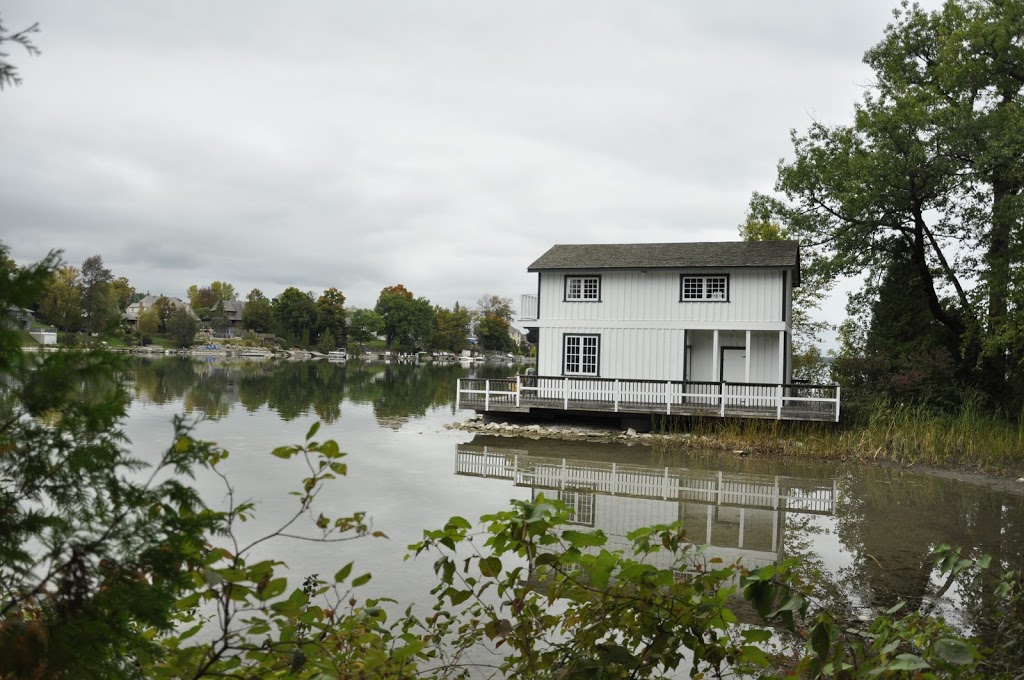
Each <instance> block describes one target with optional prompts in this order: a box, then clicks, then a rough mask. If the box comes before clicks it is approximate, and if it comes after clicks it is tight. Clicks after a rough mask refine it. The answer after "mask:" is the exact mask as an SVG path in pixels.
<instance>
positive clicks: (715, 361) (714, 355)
mask: <svg viewBox="0 0 1024 680" xmlns="http://www.w3.org/2000/svg"><path fill="white" fill-rule="evenodd" d="M720 353H721V352H720V350H719V349H718V329H715V330H714V331H712V333H711V382H721V381H722V375H721V373H720V372H719V368H721V366H720V361H721V359H720V358H719V356H718V355H719V354H720Z"/></svg>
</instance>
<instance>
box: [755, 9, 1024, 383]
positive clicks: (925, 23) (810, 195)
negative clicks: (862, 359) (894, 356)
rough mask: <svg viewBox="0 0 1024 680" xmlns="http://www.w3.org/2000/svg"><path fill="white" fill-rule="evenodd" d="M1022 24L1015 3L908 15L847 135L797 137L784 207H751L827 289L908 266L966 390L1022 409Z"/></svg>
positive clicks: (766, 201)
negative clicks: (834, 281) (830, 281)
mask: <svg viewBox="0 0 1024 680" xmlns="http://www.w3.org/2000/svg"><path fill="white" fill-rule="evenodd" d="M1022 22H1024V6H1022V5H1021V3H1019V2H1000V1H998V0H985V1H983V0H950V1H949V2H947V3H946V4H945V5H944V6H943V8H942V9H941V10H937V11H932V12H926V11H925V10H923V9H922V8H920V7H919V6H917V5H904V7H903V9H902V10H900V11H898V12H897V13H896V18H895V21H894V22H893V23H892V24H891V25H890V26H889V27H888V28H887V29H886V32H885V36H884V38H883V40H882V41H881V42H880V43H879V44H878V45H876V46H875V47H873V48H872V49H871V50H869V51H868V52H867V54H866V56H865V61H866V63H868V65H870V66H871V67H872V68H873V69H874V72H875V83H874V86H873V87H872V88H870V89H869V91H868V92H867V93H866V94H865V96H864V99H863V101H861V102H860V103H859V104H858V105H857V106H856V107H855V112H854V121H853V123H852V124H850V125H840V126H834V127H830V126H827V125H824V124H822V123H815V124H813V125H812V126H811V128H810V129H809V130H808V132H807V133H806V134H799V133H794V134H793V143H794V149H795V158H794V160H793V161H792V162H789V163H780V165H779V178H778V182H777V184H776V189H777V191H778V193H779V196H778V197H766V196H760V195H755V196H754V198H753V200H752V205H751V207H752V214H753V215H754V216H755V217H756V218H758V219H776V220H780V221H782V222H783V223H784V224H785V225H786V226H787V229H788V230H789V231H790V233H791V234H792V235H794V236H795V237H796V238H798V239H799V240H800V241H801V242H802V243H803V245H804V247H805V251H804V253H805V255H806V256H807V257H808V258H809V260H810V264H811V266H812V267H813V268H815V269H816V270H817V271H819V272H821V273H822V274H823V275H824V276H826V277H830V278H832V277H838V276H851V275H860V274H862V273H865V272H866V274H867V278H868V280H869V281H871V280H874V281H880V280H881V279H882V277H883V276H884V275H885V273H886V272H887V271H888V270H889V269H890V268H891V266H892V265H893V263H894V262H896V261H897V258H900V257H902V258H905V259H906V262H907V263H908V264H907V266H909V267H912V268H913V270H914V271H915V277H914V278H913V281H914V282H915V283H916V286H915V287H914V288H912V289H908V290H907V291H906V295H907V296H913V297H915V298H918V299H920V300H921V301H922V303H923V304H924V306H925V307H926V308H927V309H928V312H929V314H930V316H931V318H932V319H934V320H935V321H936V322H937V323H939V324H941V325H942V326H944V327H945V328H946V329H947V331H948V332H949V333H950V334H952V336H953V337H954V338H955V343H954V344H955V347H956V356H955V357H954V361H955V362H956V364H957V365H958V366H959V367H961V368H970V369H974V368H975V367H978V370H976V371H975V372H974V374H973V375H972V376H971V379H970V381H969V382H970V383H971V384H974V385H977V386H978V387H980V388H982V389H983V390H984V391H985V392H987V393H988V394H989V395H991V396H992V397H994V398H995V399H997V400H998V401H1000V402H1004V403H1005V401H1006V399H1007V398H1009V397H1010V396H1011V395H1010V393H1009V388H1010V387H1011V386H1012V385H1013V384H1014V381H1015V380H1016V382H1017V383H1018V389H1017V392H1016V394H1014V395H1012V396H1013V397H1014V398H1015V401H1016V402H1017V403H1019V402H1020V401H1021V398H1022V393H1021V391H1020V389H1019V383H1020V377H1019V376H1015V375H1014V372H1015V371H1019V370H1020V369H1019V368H1017V367H1019V366H1020V358H1021V357H1022V356H1024V332H1022V331H1024V326H1021V322H1020V321H1019V317H1020V315H1019V314H1018V313H1017V312H1018V310H1019V307H1020V305H1021V303H1024V281H1021V279H1020V277H1019V276H1015V272H1017V271H1018V270H1019V267H1020V266H1021V263H1022V257H1021V251H1020V237H1021V231H1022V230H1021V224H1022V215H1024V205H1022V200H1024V199H1022V188H1024V110H1022V103H1024V102H1022V91H1024V44H1022V41H1021V32H1020V29H1019V27H1020V26H1021V25H1022ZM868 311H869V308H865V307H864V306H861V307H860V309H852V310H851V312H852V313H855V314H857V313H860V314H866V313H867V312H868ZM961 373H962V371H961Z"/></svg>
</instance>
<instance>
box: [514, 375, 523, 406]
mask: <svg viewBox="0 0 1024 680" xmlns="http://www.w3.org/2000/svg"><path fill="white" fill-rule="evenodd" d="M522 378H523V376H521V375H517V376H516V408H519V395H521V394H522V393H523V380H522Z"/></svg>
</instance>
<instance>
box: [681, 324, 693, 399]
mask: <svg viewBox="0 0 1024 680" xmlns="http://www.w3.org/2000/svg"><path fill="white" fill-rule="evenodd" d="M686 361H687V356H686V329H685V328H684V329H683V370H682V371H680V372H679V373H680V375H682V376H683V382H686V381H687V380H689V379H690V372H689V371H687V370H686V368H687V367H686ZM683 391H684V392H685V391H686V390H683Z"/></svg>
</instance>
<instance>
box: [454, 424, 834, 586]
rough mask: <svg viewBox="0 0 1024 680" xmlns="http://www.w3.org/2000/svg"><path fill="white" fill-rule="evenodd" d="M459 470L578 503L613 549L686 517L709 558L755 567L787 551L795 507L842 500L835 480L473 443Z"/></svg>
mask: <svg viewBox="0 0 1024 680" xmlns="http://www.w3.org/2000/svg"><path fill="white" fill-rule="evenodd" d="M455 473H456V474H458V475H466V476H477V477H488V478H492V479H508V480H510V481H511V482H512V483H513V484H514V485H515V486H518V487H523V488H528V489H531V492H532V494H531V495H532V497H536V496H537V495H538V494H539V493H544V494H545V496H547V497H554V498H558V499H559V500H561V501H562V502H564V503H565V504H566V505H568V506H569V507H570V508H572V509H573V510H574V511H575V515H574V518H573V523H574V524H579V525H582V526H585V527H591V528H594V529H601V530H602V531H603V532H604V533H605V534H606V535H607V537H608V543H607V544H606V546H605V548H607V549H608V550H617V549H621V550H623V551H624V552H626V553H627V554H628V549H629V548H630V545H631V544H630V542H629V540H628V539H627V538H626V534H627V533H629V532H631V531H633V530H634V529H638V528H640V527H645V526H650V525H654V524H668V523H671V522H676V521H679V522H682V524H683V528H684V529H685V530H686V536H687V538H688V539H689V540H690V541H691V542H692V543H693V544H695V545H703V546H707V547H706V549H705V552H704V558H705V559H711V558H713V557H718V558H721V559H722V560H723V561H724V562H725V563H726V564H731V563H733V562H736V561H737V560H739V561H740V563H741V564H742V565H743V566H745V567H747V568H748V569H756V568H758V567H762V566H765V565H767V564H774V563H777V562H778V561H780V560H781V559H782V558H783V554H782V552H783V543H784V541H783V538H784V533H785V528H786V515H787V514H788V513H808V514H818V515H832V514H834V512H835V502H836V488H835V482H834V481H815V480H807V479H800V478H795V477H783V476H768V475H753V474H739V473H723V472H720V471H714V470H694V469H688V468H678V467H664V468H655V467H650V466H645V465H624V464H619V463H605V462H595V461H586V460H569V459H566V458H555V457H541V456H533V455H530V454H529V453H528V452H526V451H524V450H516V449H511V448H504V447H501V448H499V447H493V446H475V445H472V444H463V445H460V446H459V447H458V450H457V453H456V461H455ZM651 558H652V559H654V560H659V561H661V560H664V561H665V564H658V565H657V566H661V567H667V566H669V562H670V561H671V556H670V555H669V554H668V553H663V552H662V553H655V554H654V555H652V556H651Z"/></svg>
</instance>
